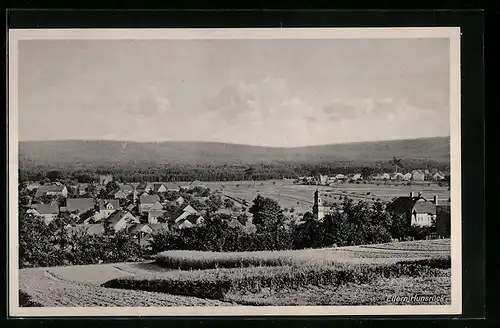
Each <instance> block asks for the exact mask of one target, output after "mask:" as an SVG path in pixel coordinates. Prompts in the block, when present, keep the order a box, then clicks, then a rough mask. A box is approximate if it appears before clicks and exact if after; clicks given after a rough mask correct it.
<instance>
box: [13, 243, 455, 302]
mask: <svg viewBox="0 0 500 328" xmlns="http://www.w3.org/2000/svg"><path fill="white" fill-rule="evenodd" d="M161 261H163V262H161ZM216 263H219V265H216ZM242 263H244V264H246V267H245V265H241V264H242ZM266 265H267V266H266ZM224 266H225V267H226V268H224ZM213 267H217V268H215V269H214V268H213ZM449 267H450V257H449V240H429V241H420V242H400V243H392V244H382V245H367V246H353V247H344V248H336V249H311V250H301V251H280V252H245V253H211V252H186V251H179V252H165V253H162V254H160V255H159V256H158V262H156V263H154V262H153V263H151V262H148V263H118V264H101V265H88V266H69V267H53V268H35V269H22V270H20V272H19V276H20V281H19V287H20V292H21V293H22V294H21V296H22V297H21V298H22V299H23V301H24V303H23V304H25V305H27V306H30V304H31V306H34V305H35V306H204V305H206V306H216V305H238V304H240V305H291V304H296V305H305V304H309V305H311V304H315V305H326V304H329V305H339V304H340V305H342V304H344V305H349V304H351V305H354V304H367V302H368V303H370V304H372V303H373V304H386V303H387V299H386V298H384V296H387V294H388V293H390V295H393V294H395V295H398V294H401V295H402V294H404V293H405V292H408V291H409V290H411V286H414V288H416V290H417V291H418V290H420V291H421V292H422V293H423V294H426V293H427V294H429V293H432V291H433V290H434V291H435V292H437V293H438V294H439V295H444V296H446V297H447V299H449V292H450V288H451V286H450V269H449ZM193 268H194V269H199V270H182V269H193ZM179 269H181V270H179ZM436 284H437V285H436ZM363 286H370V288H364V287H363ZM435 286H437V287H436V288H437V289H435ZM359 287H363V288H362V289H363V291H362V293H361V292H359V291H358V292H356V291H357V290H358V289H359ZM313 289H314V290H315V291H316V292H314V293H312V292H311V290H313ZM285 299H288V300H289V301H290V303H289V304H284V303H283V302H284V300H285ZM384 302H385V303H384Z"/></svg>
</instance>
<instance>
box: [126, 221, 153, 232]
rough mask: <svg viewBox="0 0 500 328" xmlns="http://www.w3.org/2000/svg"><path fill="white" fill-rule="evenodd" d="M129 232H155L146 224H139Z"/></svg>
mask: <svg viewBox="0 0 500 328" xmlns="http://www.w3.org/2000/svg"><path fill="white" fill-rule="evenodd" d="M128 231H129V233H137V232H139V231H143V232H148V233H151V232H153V229H151V227H150V226H149V225H148V224H146V223H138V224H135V225H133V226H132V227H130V229H129V230H128Z"/></svg>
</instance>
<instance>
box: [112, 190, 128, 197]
mask: <svg viewBox="0 0 500 328" xmlns="http://www.w3.org/2000/svg"><path fill="white" fill-rule="evenodd" d="M127 196H128V194H127V193H126V192H125V191H123V189H121V188H120V189H116V190H113V191H111V192H110V193H109V194H108V197H112V198H115V199H126V198H127Z"/></svg>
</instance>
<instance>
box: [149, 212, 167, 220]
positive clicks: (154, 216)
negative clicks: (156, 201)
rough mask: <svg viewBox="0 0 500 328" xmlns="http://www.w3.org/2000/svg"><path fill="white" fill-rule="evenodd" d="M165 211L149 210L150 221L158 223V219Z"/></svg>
mask: <svg viewBox="0 0 500 328" xmlns="http://www.w3.org/2000/svg"><path fill="white" fill-rule="evenodd" d="M164 213H165V211H154V210H153V211H149V212H148V223H158V219H159V218H160V219H161V218H162V217H163V214H164Z"/></svg>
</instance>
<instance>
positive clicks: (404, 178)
mask: <svg viewBox="0 0 500 328" xmlns="http://www.w3.org/2000/svg"><path fill="white" fill-rule="evenodd" d="M412 177H413V175H412V174H411V173H406V174H404V175H403V179H402V180H404V181H410V180H411V178H412Z"/></svg>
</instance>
